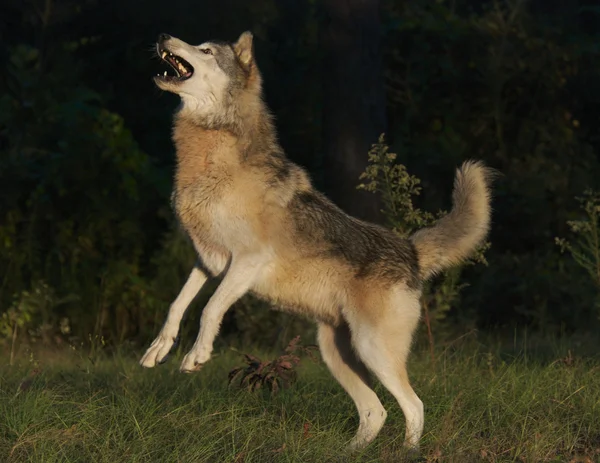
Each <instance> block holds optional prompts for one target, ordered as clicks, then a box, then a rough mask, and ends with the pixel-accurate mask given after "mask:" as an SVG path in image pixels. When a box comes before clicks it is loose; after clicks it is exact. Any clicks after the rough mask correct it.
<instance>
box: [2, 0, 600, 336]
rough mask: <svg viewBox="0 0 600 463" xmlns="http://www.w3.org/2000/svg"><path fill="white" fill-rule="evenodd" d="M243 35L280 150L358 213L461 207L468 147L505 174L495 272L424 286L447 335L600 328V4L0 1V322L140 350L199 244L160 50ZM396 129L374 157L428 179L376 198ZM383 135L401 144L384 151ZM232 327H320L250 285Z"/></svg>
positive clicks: (235, 331)
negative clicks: (161, 81)
mask: <svg viewBox="0 0 600 463" xmlns="http://www.w3.org/2000/svg"><path fill="white" fill-rule="evenodd" d="M244 30H251V31H252V32H253V33H254V35H255V50H256V55H257V60H258V64H259V67H260V69H261V71H262V73H263V76H264V86H265V98H266V100H267V102H268V104H269V106H270V107H271V109H272V111H273V112H274V114H275V115H276V123H277V127H278V130H279V134H280V139H281V142H282V145H283V146H284V148H285V149H286V151H287V153H288V155H289V156H290V157H291V158H292V159H293V160H294V161H296V162H298V163H300V164H301V165H303V166H305V167H306V168H307V169H308V170H309V171H310V172H311V174H312V176H313V179H314V181H315V183H316V184H317V185H318V186H319V188H321V189H322V190H324V191H326V192H327V194H328V195H330V197H332V198H333V199H334V200H335V201H336V202H337V203H338V204H340V205H341V206H342V207H344V208H345V209H346V210H348V211H349V212H351V213H353V214H355V215H358V216H360V217H363V218H368V219H372V220H377V221H379V222H382V223H388V224H397V223H398V221H400V222H401V221H402V220H403V217H404V215H403V214H408V216H410V214H413V213H414V211H415V209H416V210H417V211H418V212H419V213H421V212H420V211H430V212H431V213H436V212H437V211H438V210H442V209H448V208H449V207H450V192H451V188H452V179H453V175H454V169H455V168H456V167H457V166H458V165H459V164H460V163H461V162H462V161H463V160H465V159H468V158H477V159H483V160H484V161H486V162H487V163H488V164H489V165H490V166H492V167H494V168H496V169H498V170H499V171H500V172H501V173H502V174H503V175H502V177H500V178H499V179H498V180H497V182H496V185H495V197H494V203H493V204H494V216H493V226H492V233H491V236H490V238H489V242H490V246H489V248H488V249H487V250H486V251H485V260H486V261H487V265H486V264H481V263H478V264H476V265H467V266H465V267H464V268H463V269H461V270H459V271H454V272H451V273H450V274H448V275H446V276H444V277H441V278H439V279H438V280H436V281H435V282H434V283H433V284H432V286H431V288H430V289H429V290H428V293H427V295H426V306H427V307H428V309H429V311H428V317H429V315H431V317H430V322H431V326H433V329H434V332H435V333H440V335H441V333H447V332H456V331H459V332H464V331H466V330H469V329H473V328H477V329H480V330H483V331H489V332H494V333H495V332H506V333H510V332H511V330H512V329H514V327H515V326H519V327H526V328H527V329H528V330H531V331H533V332H543V333H550V334H553V335H554V334H558V333H561V332H563V333H564V332H575V331H577V332H580V333H586V332H597V330H598V328H599V325H600V323H599V318H600V304H599V303H598V302H599V298H598V295H599V292H598V289H599V285H600V257H599V256H600V244H599V242H598V236H599V235H598V232H597V217H598V214H599V213H600V212H599V211H600V202H599V201H598V197H597V196H596V195H595V193H594V191H595V189H596V188H598V187H599V185H598V183H599V182H600V180H599V179H600V159H599V154H600V137H599V133H598V123H599V118H600V105H599V103H600V60H599V53H598V52H599V51H600V7H598V6H597V5H596V4H595V3H593V2H591V1H584V0H570V1H559V0H535V1H534V0H531V1H526V0H497V1H491V0H488V1H476V0H410V1H407V0H385V1H384V0H382V1H381V2H379V1H376V0H345V1H343V0H323V1H317V0H311V1H296V0H253V1H248V0H222V1H219V2H208V1H190V0H170V1H168V2H164V1H160V2H159V1H153V0H148V1H145V2H141V1H139V0H137V1H136V0H119V1H115V0H103V1H100V0H81V1H75V0H72V1H68V0H3V2H2V6H0V316H1V318H0V336H1V337H3V338H4V339H6V340H9V342H10V340H12V341H13V344H14V342H15V340H17V339H18V340H28V341H32V342H33V341H36V342H43V343H47V344H52V345H55V344H65V343H68V342H88V341H92V339H102V343H103V344H104V343H107V344H117V343H120V344H122V343H124V342H134V343H135V344H137V343H139V342H146V341H148V340H149V339H150V338H151V337H152V336H153V335H154V334H155V333H156V332H157V329H158V327H159V326H160V325H161V324H162V322H163V319H164V316H165V314H166V310H167V308H168V305H169V304H170V302H171V301H172V299H173V298H174V297H175V295H176V294H177V292H178V291H179V289H180V287H181V285H182V284H183V282H184V281H185V278H186V276H187V274H188V272H189V271H190V269H191V266H192V263H193V261H194V255H193V251H192V249H191V246H189V245H188V243H187V242H186V241H185V239H183V238H182V236H181V234H180V232H179V231H178V229H177V226H176V224H175V222H174V218H173V214H172V212H171V210H170V207H169V194H170V189H171V179H172V172H173V163H174V153H173V147H172V145H171V140H170V129H171V116H172V113H173V111H174V109H175V107H176V104H177V98H176V97H174V96H172V95H168V94H163V93H161V92H159V90H158V89H156V88H155V87H154V85H153V83H152V81H151V77H152V76H153V75H155V74H156V73H157V72H161V71H162V70H163V69H164V67H162V66H161V65H160V64H159V63H158V61H157V60H156V58H154V56H153V51H152V50H153V43H154V41H155V39H156V37H157V35H158V34H159V33H160V32H167V33H169V34H172V35H174V36H177V37H180V38H182V39H183V40H186V41H188V42H191V43H201V42H203V41H206V40H208V39H213V38H216V39H224V40H230V41H233V40H235V39H236V38H237V37H238V35H239V34H240V33H241V32H242V31H244ZM382 133H385V141H384V142H383V143H385V145H384V144H379V145H377V146H376V147H375V149H374V150H375V151H373V150H371V152H372V156H371V161H372V162H374V163H377V162H379V163H380V164H379V165H380V167H382V169H380V170H379V171H377V172H379V174H382V173H383V174H385V172H387V171H385V169H384V167H385V165H387V167H388V168H391V167H390V166H391V165H392V164H395V163H396V164H397V165H396V168H398V169H400V168H401V167H402V166H405V167H406V170H407V171H408V172H409V173H410V174H411V175H413V176H414V177H410V176H408V174H406V175H405V174H402V173H401V174H398V175H397V176H396V177H394V179H392V180H393V181H392V184H391V186H390V185H388V186H390V189H389V191H388V192H387V193H386V191H383V192H381V191H380V193H381V194H379V195H378V194H372V193H370V192H368V191H361V190H358V189H357V186H358V184H359V183H361V182H364V181H365V180H364V178H363V179H362V180H361V179H359V177H360V175H361V173H362V172H363V171H365V169H366V168H367V165H368V162H369V157H368V152H369V150H370V148H371V146H372V145H373V144H375V143H377V142H378V139H379V136H380V134H382ZM388 146H389V150H390V152H393V153H395V154H396V157H395V158H393V156H392V157H388V158H385V156H383V157H382V156H379V157H378V155H377V153H379V154H381V153H384V152H385V150H386V149H388ZM383 158H385V159H383ZM392 158H393V159H392ZM382 159H383V160H382ZM386 159H387V161H386ZM390 159H391V161H390ZM386 162H388V164H385V163H386ZM389 162H391V163H392V164H389ZM373 172H375V171H373V170H372V171H371V173H373ZM377 172H376V173H377ZM394 172H396V173H398V172H399V171H398V170H395V171H394ZM402 172H403V171H402ZM379 174H378V175H379ZM370 178H371V179H373V177H372V176H371V177H370ZM415 178H419V179H420V180H421V184H420V187H421V188H422V189H421V191H420V194H418V195H417V194H415V193H417V191H416V190H415V189H414V188H413V186H414V184H413V183H414V181H415ZM394 182H396V183H394ZM411 182H413V183H411ZM411 185H412V186H411ZM394 188H395V189H394ZM403 192H407V193H406V194H407V195H408V196H410V198H411V200H410V201H408V200H407V197H406V195H405V196H404V197H402V194H403ZM388 193H389V194H388ZM386 194H388V196H389V195H391V197H392V199H394V194H396V197H395V200H397V201H398V204H400V206H401V208H400V209H399V210H398V209H396V210H392V212H393V214H395V215H396V216H395V217H390V214H392V212H390V210H391V209H390V208H389V207H385V205H386V204H387V205H388V206H389V201H387V200H386ZM578 198H579V199H578ZM581 198H583V199H581ZM387 199H388V200H389V199H390V198H389V197H388V198H387ZM382 204H383V205H382ZM402 208H404V209H402ZM382 209H383V213H382V212H380V210H382ZM393 214H392V215H393ZM417 222H418V221H417ZM413 223H414V221H413ZM557 237H559V238H566V239H568V240H569V242H568V243H567V242H564V241H563V242H558V243H557V241H556V238H557ZM560 244H562V246H560ZM205 300H206V295H204V296H201V297H200V298H199V300H198V302H197V303H196V307H195V308H193V309H192V310H190V314H189V316H188V320H191V321H192V322H191V323H187V324H186V327H187V328H186V329H187V330H188V331H190V330H191V331H194V332H195V330H197V322H198V320H199V310H198V309H199V306H201V304H202V303H203V301H205ZM431 326H430V327H431ZM222 332H223V339H233V340H237V341H240V342H246V341H248V340H254V341H256V340H259V341H260V342H262V343H264V344H266V345H273V344H277V343H280V344H281V343H283V342H285V341H286V340H288V339H289V338H290V337H291V336H292V335H295V334H298V333H307V334H309V332H310V328H309V325H308V324H306V322H305V321H302V320H296V319H292V318H290V317H288V316H286V315H283V314H279V313H276V314H273V313H270V312H267V310H266V308H265V307H263V306H262V304H260V303H259V302H258V301H254V300H252V299H251V298H244V299H243V300H242V301H240V302H239V303H237V304H236V305H235V307H234V308H233V309H232V310H231V311H230V313H229V314H228V315H227V318H226V321H225V324H224V327H223V331H222ZM188 338H190V339H191V336H188Z"/></svg>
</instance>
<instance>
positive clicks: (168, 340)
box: [140, 333, 177, 368]
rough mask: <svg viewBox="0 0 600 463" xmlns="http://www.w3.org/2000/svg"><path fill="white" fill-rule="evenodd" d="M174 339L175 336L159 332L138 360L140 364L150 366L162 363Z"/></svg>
mask: <svg viewBox="0 0 600 463" xmlns="http://www.w3.org/2000/svg"><path fill="white" fill-rule="evenodd" d="M176 340H177V339H176V338H175V336H170V335H166V334H162V333H161V334H159V335H158V337H157V338H156V339H155V340H154V342H153V343H152V344H151V345H150V347H149V348H148V350H147V351H146V353H145V354H144V356H143V357H142V359H141V360H140V365H141V366H143V367H145V368H152V367H155V366H156V365H159V364H161V363H164V362H165V360H166V359H167V355H168V354H169V352H170V351H171V349H172V348H173V344H175V342H176Z"/></svg>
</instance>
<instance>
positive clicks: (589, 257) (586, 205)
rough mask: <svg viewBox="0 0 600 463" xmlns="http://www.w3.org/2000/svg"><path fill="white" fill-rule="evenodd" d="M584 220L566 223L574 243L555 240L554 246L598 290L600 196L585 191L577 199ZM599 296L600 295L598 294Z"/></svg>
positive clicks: (599, 314)
mask: <svg viewBox="0 0 600 463" xmlns="http://www.w3.org/2000/svg"><path fill="white" fill-rule="evenodd" d="M577 200H578V201H579V203H580V206H581V209H582V210H583V212H584V215H585V218H584V219H582V220H570V221H568V222H567V223H568V225H569V228H570V230H571V233H572V234H573V235H574V241H573V242H570V241H567V240H566V239H565V238H556V239H555V240H556V244H557V245H558V246H560V249H561V251H562V252H568V253H569V254H570V255H571V256H572V257H573V259H574V260H575V262H576V263H577V265H579V266H580V267H581V268H583V269H584V270H585V271H586V272H587V274H588V276H589V278H590V280H591V282H592V284H593V285H594V286H595V287H596V290H597V291H598V290H600V229H599V225H600V224H599V220H600V194H599V193H598V192H596V191H593V190H586V191H585V192H584V194H583V196H582V197H578V198H577ZM598 295H599V296H600V293H598ZM596 310H597V314H596V315H597V317H598V319H600V297H599V298H598V299H597V300H596Z"/></svg>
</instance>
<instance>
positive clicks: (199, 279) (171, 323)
mask: <svg viewBox="0 0 600 463" xmlns="http://www.w3.org/2000/svg"><path fill="white" fill-rule="evenodd" d="M206 280H207V276H206V274H205V273H204V272H203V271H202V270H201V269H200V267H199V266H198V265H196V266H194V268H193V269H192V272H191V273H190V276H189V277H188V279H187V281H186V282H185V284H184V285H183V288H181V291H180V292H179V295H178V296H177V298H176V299H175V300H174V301H173V303H172V304H171V307H170V308H169V314H168V315H167V320H166V322H165V324H164V325H163V327H162V329H161V330H160V333H159V335H158V337H157V338H156V339H155V340H154V342H153V343H152V344H151V345H150V347H149V348H148V350H147V351H146V353H145V354H144V356H143V357H142V359H141V360H140V365H142V366H143V367H146V368H152V367H154V366H156V364H157V363H162V362H163V361H164V359H165V357H166V356H167V354H168V353H169V351H170V350H171V348H172V347H173V344H174V343H175V339H176V338H177V333H178V332H179V323H180V322H181V318H182V317H183V314H184V313H185V311H186V310H187V308H188V307H189V305H190V303H191V302H192V301H193V300H194V298H195V297H196V295H197V294H198V291H200V288H202V286H203V285H204V283H205V282H206Z"/></svg>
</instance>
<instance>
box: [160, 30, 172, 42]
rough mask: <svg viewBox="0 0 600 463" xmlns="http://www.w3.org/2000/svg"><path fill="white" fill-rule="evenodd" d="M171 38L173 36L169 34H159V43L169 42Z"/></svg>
mask: <svg viewBox="0 0 600 463" xmlns="http://www.w3.org/2000/svg"><path fill="white" fill-rule="evenodd" d="M170 38H171V36H170V35H169V34H165V33H164V32H163V33H161V34H158V41H159V42H164V41H166V40H169V39H170Z"/></svg>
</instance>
